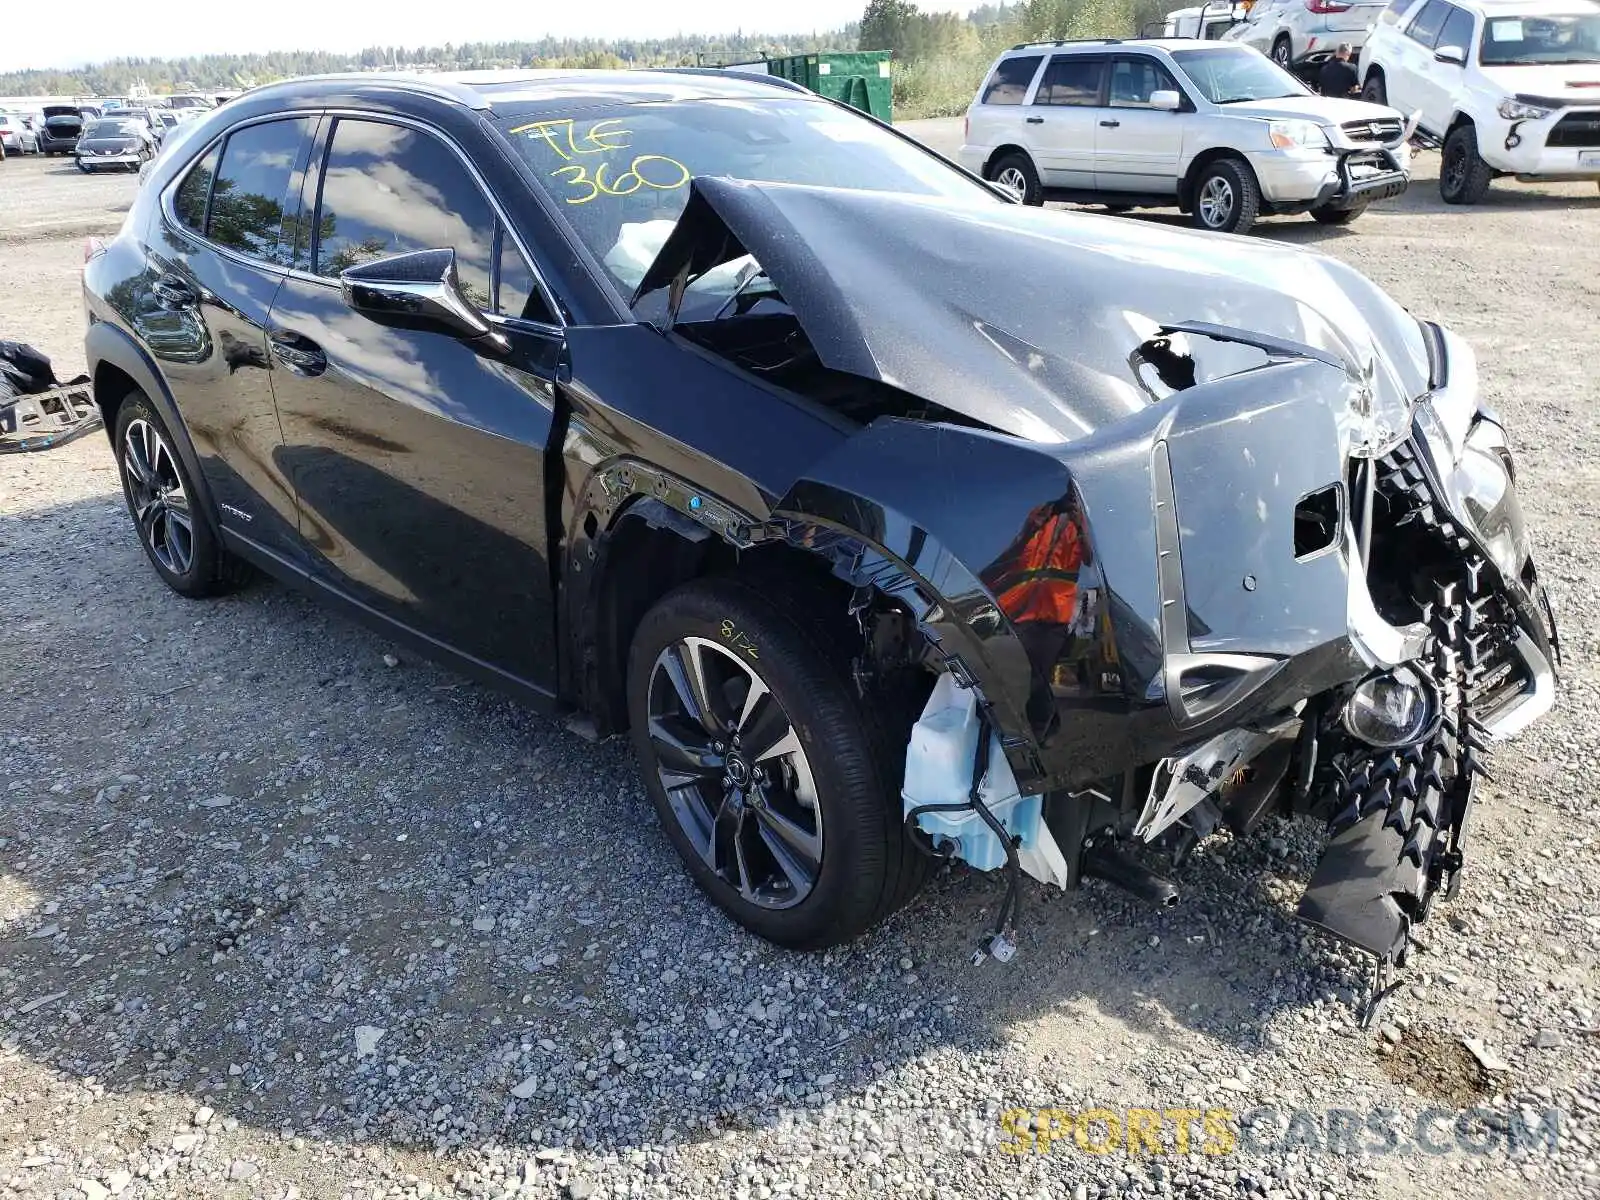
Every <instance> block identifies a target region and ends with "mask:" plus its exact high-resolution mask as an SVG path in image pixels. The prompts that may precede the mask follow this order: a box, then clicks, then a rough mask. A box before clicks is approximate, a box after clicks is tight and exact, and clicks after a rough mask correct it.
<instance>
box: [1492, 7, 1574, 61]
mask: <svg viewBox="0 0 1600 1200" xmlns="http://www.w3.org/2000/svg"><path fill="white" fill-rule="evenodd" d="M1478 61H1479V62H1480V63H1482V64H1483V65H1484V66H1486V67H1493V66H1533V65H1540V64H1554V65H1558V66H1573V65H1575V64H1579V63H1600V9H1597V10H1595V11H1594V12H1589V13H1573V14H1563V15H1560V16H1546V15H1543V14H1538V15H1534V14H1530V15H1528V16H1525V17H1489V18H1488V19H1486V20H1485V21H1484V23H1483V45H1482V47H1481V48H1480V50H1479V51H1478Z"/></svg>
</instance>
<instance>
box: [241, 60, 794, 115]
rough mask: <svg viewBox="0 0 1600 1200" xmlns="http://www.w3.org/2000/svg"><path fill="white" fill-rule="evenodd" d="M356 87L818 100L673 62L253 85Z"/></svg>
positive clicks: (600, 97)
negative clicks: (629, 66)
mask: <svg viewBox="0 0 1600 1200" xmlns="http://www.w3.org/2000/svg"><path fill="white" fill-rule="evenodd" d="M352 90H362V91H366V90H370V91H377V92H394V91H404V92H410V93H412V94H414V95H425V96H432V97H433V98H435V99H439V100H445V101H447V102H452V103H456V104H464V105H466V106H467V107H469V108H475V109H487V110H493V109H496V108H508V109H514V110H516V111H517V112H519V113H520V112H526V111H528V110H529V109H530V108H537V107H540V106H541V105H543V104H550V105H561V106H564V107H569V108H570V107H571V106H572V105H574V104H578V105H592V104H610V103H619V102H620V103H624V104H628V103H633V104H646V103H651V102H659V101H664V100H714V99H755V98H762V97H771V96H772V95H773V94H774V93H777V92H786V93H788V94H790V95H796V94H798V95H803V96H808V97H813V98H815V93H813V92H810V91H808V90H807V89H805V88H803V87H801V86H800V85H799V84H797V83H790V82H789V81H788V80H785V79H779V78H777V77H776V76H771V75H752V74H746V73H743V72H738V71H723V70H716V69H713V68H709V67H704V68H702V67H668V68H653V69H645V70H635V71H613V70H593V71H589V70H566V69H559V68H552V69H542V70H534V69H529V70H505V71H440V72H429V73H427V74H420V73H419V74H406V73H402V72H386V71H351V72H344V73H340V74H333V75H313V76H308V77H305V78H301V79H290V80H285V81H284V82H282V83H272V84H267V85H265V86H263V87H257V88H252V89H251V90H250V92H249V93H248V94H249V96H250V98H251V99H252V100H258V99H269V100H270V99H272V98H274V97H278V96H282V97H294V98H296V99H306V98H311V97H316V96H320V95H329V96H333V95H350V94H351V92H352Z"/></svg>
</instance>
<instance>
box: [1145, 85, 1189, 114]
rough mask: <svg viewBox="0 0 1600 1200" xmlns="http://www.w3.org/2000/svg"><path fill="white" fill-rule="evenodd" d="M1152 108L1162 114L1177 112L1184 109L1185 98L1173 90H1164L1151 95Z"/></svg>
mask: <svg viewBox="0 0 1600 1200" xmlns="http://www.w3.org/2000/svg"><path fill="white" fill-rule="evenodd" d="M1150 107H1151V108H1157V109H1160V110H1161V111H1162V112H1177V111H1178V110H1179V109H1180V108H1182V107H1183V97H1182V96H1180V95H1178V93H1177V92H1175V91H1173V90H1172V89H1171V88H1162V89H1161V90H1159V91H1154V92H1151V93H1150Z"/></svg>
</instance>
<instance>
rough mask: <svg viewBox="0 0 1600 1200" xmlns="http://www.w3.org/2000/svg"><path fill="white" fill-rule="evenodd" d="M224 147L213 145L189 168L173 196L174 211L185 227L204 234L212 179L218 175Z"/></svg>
mask: <svg viewBox="0 0 1600 1200" xmlns="http://www.w3.org/2000/svg"><path fill="white" fill-rule="evenodd" d="M221 157H222V147H221V146H213V147H211V149H210V150H209V151H207V152H206V155H205V157H204V158H202V159H201V160H200V161H199V162H197V163H195V164H194V166H192V167H190V168H189V173H188V174H187V175H185V176H184V177H183V182H182V183H180V184H179V185H178V191H177V193H176V194H175V195H174V196H173V198H172V211H173V212H174V213H176V214H177V217H178V220H179V221H180V222H181V223H182V224H183V226H184V228H186V229H188V230H190V231H191V232H193V233H199V234H203V233H205V229H206V201H207V200H209V199H210V198H211V181H212V180H213V179H215V178H216V176H217V159H219V158H221Z"/></svg>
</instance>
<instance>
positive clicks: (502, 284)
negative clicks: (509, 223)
mask: <svg viewBox="0 0 1600 1200" xmlns="http://www.w3.org/2000/svg"><path fill="white" fill-rule="evenodd" d="M498 262H499V270H498V273H497V275H496V281H497V283H498V288H497V290H496V292H495V305H494V310H495V312H497V313H499V314H500V315H501V316H503V317H520V318H522V319H523V320H526V321H539V322H541V323H543V324H545V325H554V324H556V317H555V314H554V313H553V312H551V311H550V304H549V301H547V300H546V299H545V297H544V293H543V292H542V291H540V290H539V285H538V284H537V283H535V282H534V278H533V271H532V270H531V269H530V268H529V267H528V262H527V260H526V259H524V258H523V257H522V251H520V250H518V249H517V244H516V242H514V241H512V240H511V237H510V235H508V234H507V233H506V230H505V226H504V225H502V226H501V227H500V254H499V260H498Z"/></svg>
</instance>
